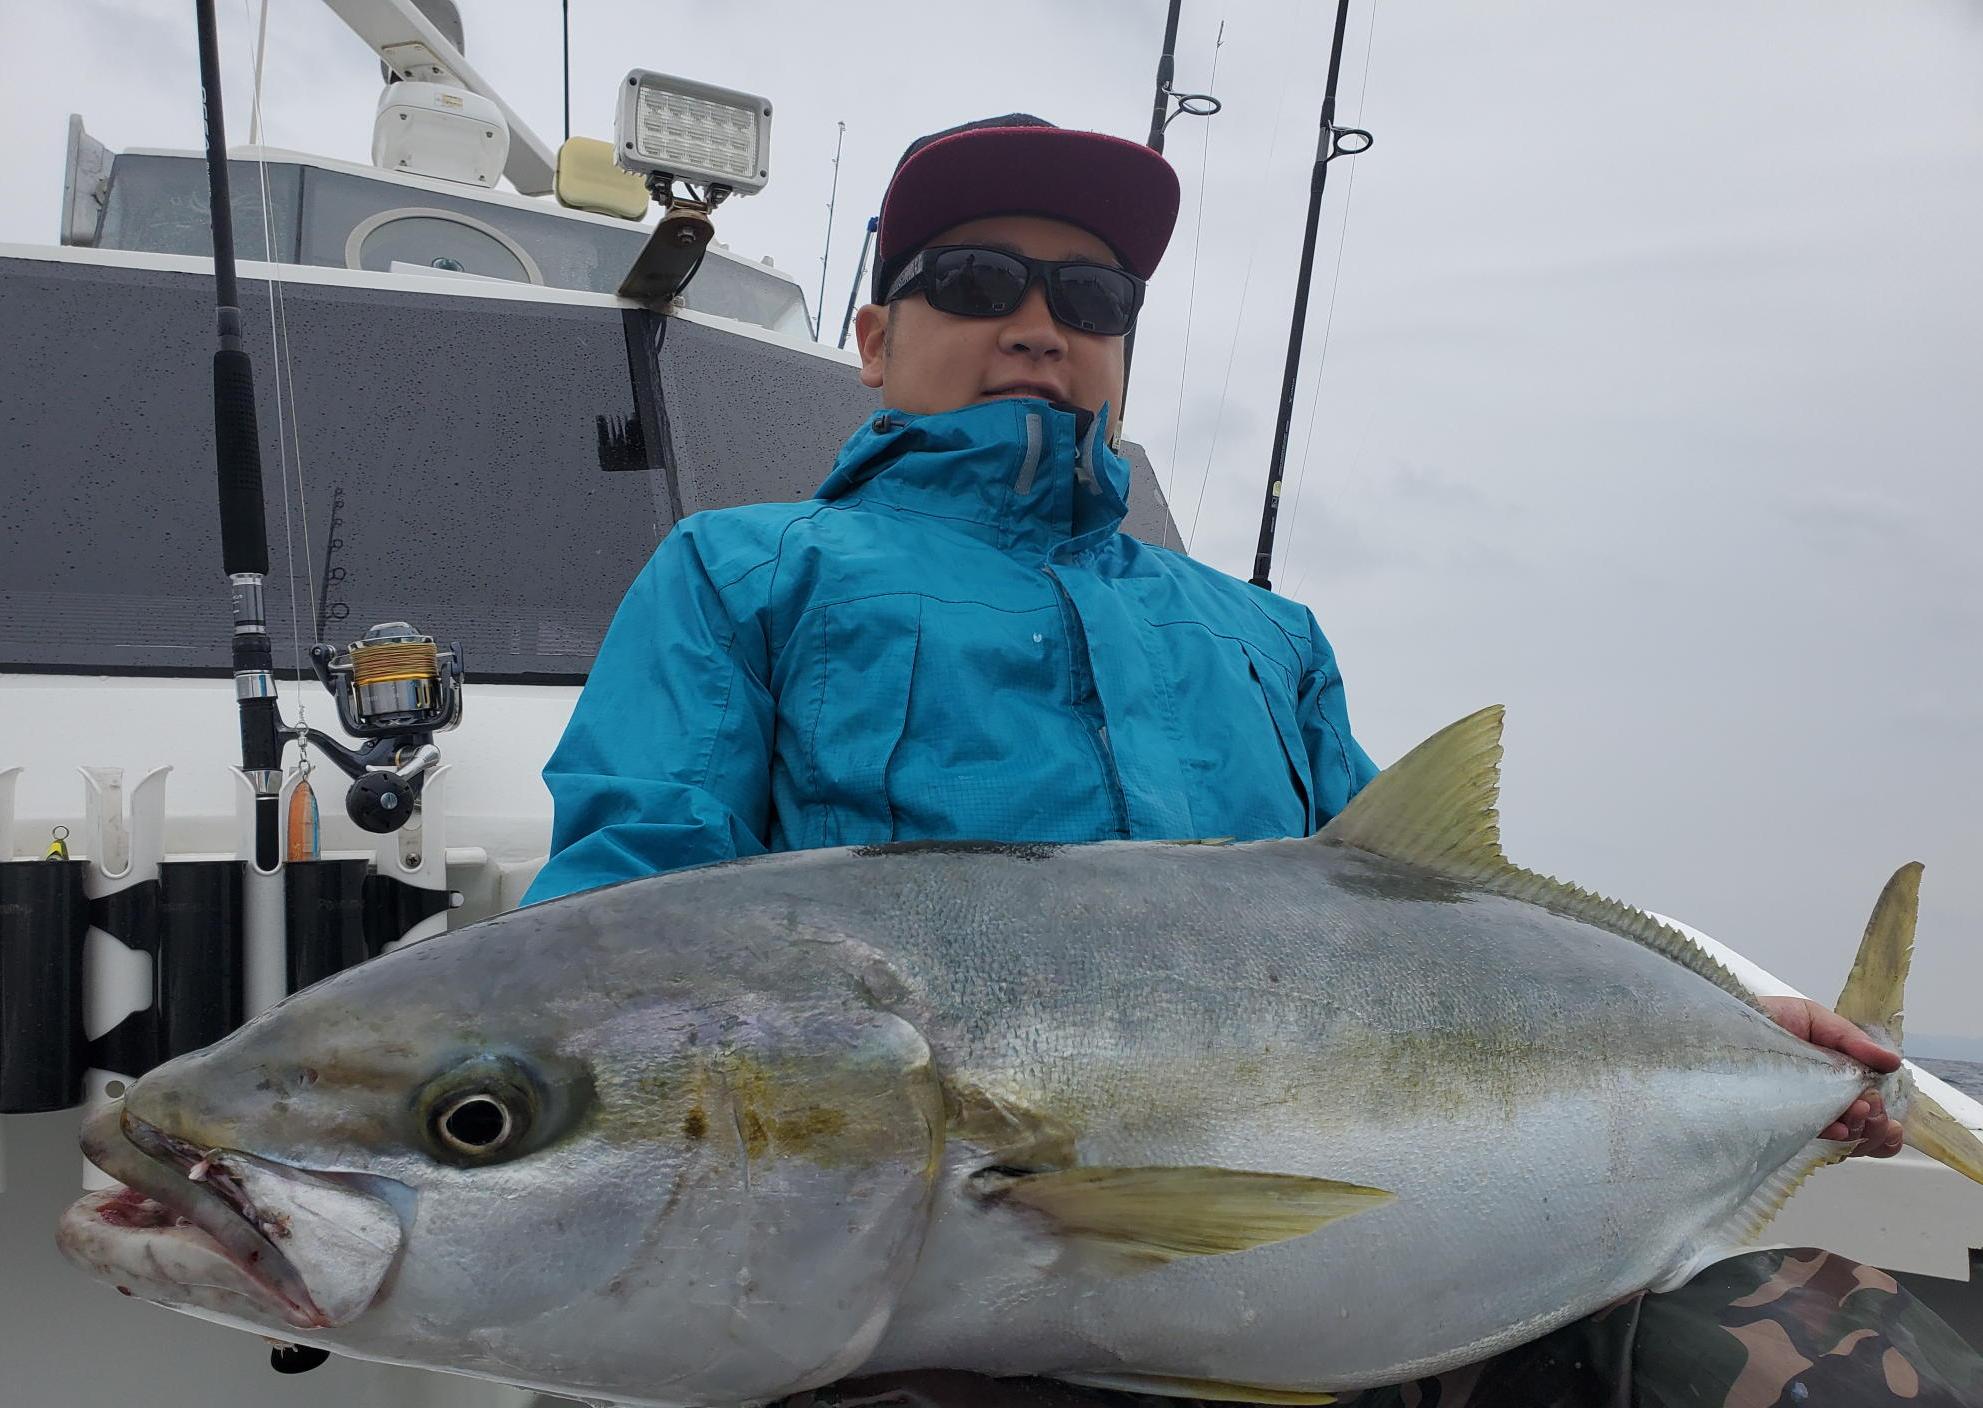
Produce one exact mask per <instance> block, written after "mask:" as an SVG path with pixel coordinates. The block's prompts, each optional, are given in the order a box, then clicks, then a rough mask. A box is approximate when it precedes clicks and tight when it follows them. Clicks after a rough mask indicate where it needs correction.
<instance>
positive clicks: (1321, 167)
mask: <svg viewBox="0 0 1983 1408" xmlns="http://www.w3.org/2000/svg"><path fill="white" fill-rule="evenodd" d="M1349 13H1350V0H1336V32H1335V36H1334V37H1333V38H1332V39H1330V41H1329V82H1328V85H1327V87H1326V88H1325V89H1324V91H1323V94H1322V123H1321V132H1320V133H1319V134H1318V136H1317V138H1316V143H1315V169H1314V171H1313V172H1312V173H1310V175H1309V178H1308V228H1307V230H1306V232H1305V233H1304V234H1303V235H1302V239H1301V273H1300V275H1299V277H1297V279H1296V280H1295V286H1294V320H1293V325H1292V326H1291V327H1290V328H1289V329H1288V365H1287V370H1286V371H1285V372H1284V373H1283V374H1282V376H1281V411H1280V416H1279V418H1278V419H1277V420H1276V421H1275V422H1274V457H1273V461H1272V462H1271V463H1270V464H1269V465H1268V467H1267V503H1266V506H1265V507H1264V508H1263V509H1261V511H1260V542H1259V545H1258V546H1257V547H1255V549H1254V551H1253V575H1252V576H1251V577H1249V578H1247V580H1248V581H1250V582H1251V583H1253V585H1254V586H1256V587H1261V588H1264V589H1265V590H1267V591H1272V590H1273V589H1274V584H1273V583H1272V582H1271V581H1269V580H1268V575H1267V574H1268V572H1269V571H1270V570H1271V569H1272V567H1273V563H1274V520H1275V519H1276V518H1277V517H1278V516H1279V514H1280V511H1281V471H1282V469H1283V467H1284V466H1285V465H1286V464H1287V458H1288V426H1289V423H1290V422H1291V421H1292V420H1293V419H1294V384H1295V378H1296V377H1297V376H1298V375H1299V374H1300V371H1301V337H1302V333H1303V332H1304V331H1305V330H1306V327H1307V324H1308V285H1309V282H1310V280H1311V279H1312V278H1313V277H1314V274H1315V226H1316V222H1317V221H1318V220H1319V219H1320V217H1321V215H1322V188H1323V187H1324V186H1325V185H1326V184H1327V183H1328V179H1329V163H1330V162H1332V161H1334V160H1335V159H1336V158H1337V157H1339V156H1355V155H1356V154H1357V153H1358V152H1365V151H1369V150H1370V134H1369V133H1368V132H1366V131H1364V130H1363V129H1362V128H1360V127H1338V126H1336V75H1337V73H1338V72H1339V71H1340V70H1341V69H1342V66H1343V30H1344V28H1345V26H1346V25H1347V24H1348V22H1349Z"/></svg>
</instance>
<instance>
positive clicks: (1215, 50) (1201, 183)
mask: <svg viewBox="0 0 1983 1408" xmlns="http://www.w3.org/2000/svg"><path fill="white" fill-rule="evenodd" d="M1225 47H1226V21H1225V18H1224V16H1221V17H1220V19H1219V35H1218V38H1216V39H1215V40H1213V41H1212V76H1211V78H1210V79H1208V80H1207V81H1206V84H1205V92H1206V94H1207V96H1211V95H1215V94H1217V93H1218V91H1219V51H1220V50H1221V49H1223V48H1225ZM1204 128H1205V142H1204V145H1203V147H1202V148H1201V149H1200V152H1201V154H1200V156H1199V159H1198V213H1197V215H1196V216H1195V217H1194V218H1193V222H1192V230H1191V294H1190V297H1188V298H1187V299H1186V300H1185V305H1184V357H1183V359H1182V360H1181V361H1180V362H1179V363H1178V368H1177V408H1176V409H1177V414H1176V416H1175V417H1174V418H1173V419H1172V421H1171V457H1170V483H1168V484H1166V485H1165V486H1164V506H1165V508H1166V509H1167V510H1168V508H1169V507H1170V505H1171V503H1172V491H1173V490H1175V489H1176V487H1177V442H1178V435H1179V434H1180V433H1181V432H1182V430H1183V428H1184V388H1185V376H1186V373H1188V372H1189V371H1190V370H1191V322H1192V319H1193V318H1194V317H1195V316H1196V314H1197V309H1198V253H1199V246H1200V243H1201V241H1202V239H1203V236H1204V233H1205V176H1206V173H1207V172H1209V171H1210V170H1211V169H1212V124H1211V123H1209V122H1208V123H1205V124H1204ZM1176 523H1177V520H1176V516H1175V515H1174V514H1171V513H1169V512H1166V513H1165V514H1164V535H1163V541H1162V543H1161V546H1163V547H1169V546H1170V545H1171V529H1172V528H1174V527H1175V526H1176Z"/></svg>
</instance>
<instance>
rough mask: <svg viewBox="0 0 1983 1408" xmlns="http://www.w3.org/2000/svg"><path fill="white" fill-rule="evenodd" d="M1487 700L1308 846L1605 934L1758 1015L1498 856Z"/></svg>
mask: <svg viewBox="0 0 1983 1408" xmlns="http://www.w3.org/2000/svg"><path fill="white" fill-rule="evenodd" d="M1502 715H1503V710H1502V707H1501V706H1500V705H1499V704H1491V705H1489V706H1488V707H1487V708H1485V709H1482V710H1481V711H1480V712H1478V713H1475V714H1469V715H1468V716H1467V717H1466V718H1464V719H1461V720H1460V721H1459V722H1458V723H1455V724H1448V725H1447V726H1446V727H1445V728H1443V729H1441V730H1439V732H1437V733H1435V734H1433V735H1432V737H1430V738H1428V739H1426V740H1425V742H1423V743H1421V744H1419V745H1418V747H1416V748H1414V749H1412V750H1411V752H1409V753H1407V754H1405V756H1404V757H1402V758H1400V759H1399V760H1398V761H1397V762H1395V763H1393V764H1391V766H1390V767H1388V768H1386V769H1384V771H1383V772H1381V773H1379V774H1378V775H1377V776H1376V777H1374V778H1372V779H1371V780H1370V782H1369V784H1368V785H1367V786H1365V787H1364V789H1363V790H1362V791H1361V792H1359V793H1357V794H1356V797H1355V798H1354V799H1353V800H1352V801H1351V802H1350V804H1349V805H1348V806H1347V807H1345V808H1343V810H1342V811H1341V812H1340V813H1339V814H1338V815H1337V816H1336V818H1335V820H1333V821H1331V822H1330V823H1329V824H1328V825H1327V826H1325V827H1323V828H1322V830H1321V831H1319V832H1317V833H1316V837H1315V839H1316V840H1317V841H1321V842H1325V843H1327V844H1330V845H1337V846H1354V847H1356V848H1357V849H1358V850H1362V851H1368V852H1370V853H1371V854H1372V855H1377V856H1383V857H1385V858H1386V859H1389V860H1395V861H1401V862H1403V863H1404V864H1406V865H1412V866H1416V867H1418V868H1420V869H1422V870H1429V871H1431V872H1432V873H1433V874H1435V875H1442V876H1445V877H1446V878H1447V879H1449V880H1458V881H1461V882H1463V883H1466V884H1469V885H1473V886H1475V887H1476V888H1478V889H1481V890H1486V891H1489V892H1490V893H1493V894H1497V895H1505V896H1507V897H1508V898H1510V899H1515V900H1520V901H1522V902H1523V903H1525V904H1532V905H1535V906H1537V907H1538V908H1541V909H1546V910H1549V911H1550V912H1551V913H1553V914H1560V915H1562V916H1564V917H1565V918H1566V919H1575V920H1579V921H1581V922H1582V923H1585V924H1590V925H1593V926H1595V927H1597V928H1600V929H1604V930H1606V931H1607V932H1609V933H1613V934H1616V935H1618V936H1619V937H1620V938H1623V939H1630V940H1631V941H1632V942H1633V943H1636V944H1639V945H1641V946H1642V947H1645V948H1649V949H1651V950H1652V951H1653V952H1655V953H1658V954H1661V955H1663V956H1665V957H1667V958H1670V959H1672V960H1673V961H1674V962H1675V963H1678V964H1680V965H1681V966H1682V967H1683V968H1688V969H1691V970H1692V971H1694V972H1695V973H1698V974H1700V975H1701V976H1702V977H1703V978H1706V979H1707V980H1708V981H1709V982H1711V983H1713V984H1714V985H1715V986H1716V987H1718V988H1720V989H1722V990H1723V991H1724V992H1727V993H1729V994H1731V995H1733V996H1735V997H1738V998H1740V999H1742V1001H1743V1002H1745V1003H1747V1004H1748V1005H1749V1006H1751V1007H1753V1008H1756V1009H1757V1010H1758V1011H1761V1010H1763V1009H1762V1004H1761V1003H1759V1002H1758V1001H1757V1000H1756V997H1755V994H1754V993H1752V992H1750V991H1749V990H1748V989H1747V988H1746V987H1744V986H1743V985H1742V984H1741V983H1739V982H1737V981H1736V980H1735V976H1734V974H1732V973H1730V972H1729V971H1728V970H1727V969H1726V968H1724V967H1722V966H1721V964H1720V963H1718V962H1716V961H1715V960H1714V959H1713V958H1711V957H1709V956H1708V955H1707V954H1706V953H1704V952H1703V951H1702V950H1701V948H1700V947H1699V945H1697V944H1695V943H1694V942H1693V941H1692V940H1690V939H1688V938H1687V937H1686V936H1685V935H1684V934H1682V933H1680V932H1679V931H1678V930H1676V929H1669V928H1668V927H1667V926H1666V925H1664V924H1662V923H1660V922H1659V921H1658V920H1657V919H1654V918H1653V917H1652V916H1651V915H1650V914H1647V913H1646V912H1645V911H1644V910H1642V909H1634V908H1633V907H1632V906H1631V905H1628V904H1622V903H1620V902H1619V901H1617V900H1614V899H1607V898H1606V897H1605V896H1603V895H1599V894H1593V893H1592V892H1591V891H1589V890H1585V889H1581V888H1579V887H1578V886H1576V885H1569V884H1565V883H1564V882H1563V881H1561V880H1557V879H1554V878H1552V877H1550V876H1548V875H1543V874H1540V873H1538V872H1536V871H1533V870H1524V869H1522V868H1521V867H1520V866H1517V865H1514V864H1512V863H1511V862H1510V861H1509V859H1508V857H1507V856H1505V855H1503V854H1502V853H1501V816H1500V813H1499V811H1497V810H1496V808H1497V807H1498V806H1499V804H1500V799H1501V722H1502Z"/></svg>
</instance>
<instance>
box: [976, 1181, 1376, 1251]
mask: <svg viewBox="0 0 1983 1408" xmlns="http://www.w3.org/2000/svg"><path fill="white" fill-rule="evenodd" d="M977 1182H978V1185H979V1190H980V1193H981V1195H982V1196H983V1197H985V1198H986V1199H987V1200H988V1201H994V1202H1008V1203H1013V1204H1017V1205H1018V1206H1020V1207H1023V1208H1026V1209H1029V1210H1031V1211H1032V1212H1035V1213H1038V1214H1040V1215H1041V1216H1043V1217H1044V1218H1046V1220H1047V1221H1048V1222H1049V1223H1050V1224H1051V1225H1052V1227H1053V1230H1054V1231H1055V1233H1056V1234H1057V1235H1059V1236H1061V1237H1064V1238H1067V1239H1070V1240H1072V1241H1075V1242H1078V1243H1081V1244H1082V1245H1084V1246H1086V1247H1088V1248H1090V1249H1092V1250H1099V1251H1101V1252H1104V1253H1106V1254H1108V1255H1109V1256H1110V1257H1112V1258H1114V1259H1117V1260H1119V1261H1120V1262H1122V1263H1123V1264H1124V1265H1126V1266H1132V1267H1133V1266H1138V1265H1141V1266H1153V1265H1162V1264H1164V1263H1165V1262H1170V1261H1175V1260H1177V1259H1179V1258H1180V1257H1188V1256H1221V1255H1224V1254H1225V1253H1227V1252H1243V1251H1248V1250H1251V1249H1252V1248H1254V1247H1264V1246H1269V1245H1271V1244H1273V1243H1275V1242H1285V1241H1290V1240H1292V1239H1293V1238H1296V1237H1305V1236H1307V1235H1308V1234H1309V1233H1310V1232H1313V1231H1315V1230H1316V1229H1317V1228H1319V1227H1325V1226H1327V1225H1328V1224H1329V1223H1331V1222H1335V1221H1338V1220H1339V1219H1342V1218H1345V1217H1351V1216H1354V1215H1355V1214H1357V1213H1360V1212H1368V1211H1370V1210H1371V1209H1372V1208H1376V1207H1381V1206H1382V1205H1383V1204H1385V1203H1388V1202H1390V1201H1391V1200H1392V1198H1393V1197H1394V1196H1395V1195H1394V1194H1391V1193H1388V1192H1386V1191H1384V1190H1383V1189H1381V1188H1366V1187H1364V1186H1362V1185H1361V1184H1356V1183H1339V1182H1337V1181H1335V1180H1334V1179H1328V1178H1308V1177H1304V1176H1302V1175H1300V1174H1288V1173H1252V1172H1246V1171H1243V1170H1235V1169H1224V1168H1070V1169H1060V1170H1056V1171H1053V1172H1048V1173H1012V1172H1008V1171H1003V1170H987V1171H986V1172H985V1173H982V1174H980V1175H978V1178H977Z"/></svg>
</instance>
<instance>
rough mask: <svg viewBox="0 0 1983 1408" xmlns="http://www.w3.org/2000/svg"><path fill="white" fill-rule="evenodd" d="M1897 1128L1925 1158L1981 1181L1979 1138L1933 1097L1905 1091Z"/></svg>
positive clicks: (1982, 1167)
mask: <svg viewBox="0 0 1983 1408" xmlns="http://www.w3.org/2000/svg"><path fill="white" fill-rule="evenodd" d="M1909 1084H1910V1085H1911V1084H1912V1082H1909ZM1901 1130H1902V1134H1903V1137H1904V1138H1905V1139H1906V1140H1907V1142H1908V1143H1909V1144H1912V1145H1913V1146H1914V1147H1915V1148H1917V1149H1919V1150H1920V1151H1921V1152H1922V1153H1924V1154H1926V1155H1927V1156H1928V1157H1929V1158H1931V1159H1933V1160H1935V1161H1936V1162H1937V1163H1942V1164H1947V1165H1948V1166H1949V1167H1950V1168H1952V1169H1954V1170H1955V1171H1956V1172H1957V1173H1959V1174H1961V1175H1963V1177H1965V1178H1969V1179H1973V1180H1975V1181H1976V1182H1978V1183H1983V1139H1979V1138H1978V1137H1977V1136H1976V1133H1975V1131H1974V1130H1972V1129H1970V1128H1969V1126H1968V1125H1966V1124H1963V1123H1962V1122H1961V1121H1960V1120H1958V1119H1956V1117H1955V1116H1954V1115H1951V1114H1950V1113H1949V1112H1948V1111H1947V1110H1944V1109H1943V1108H1942V1107H1941V1106H1940V1105H1939V1104H1937V1103H1936V1101H1935V1098H1934V1097H1933V1096H1931V1095H1928V1094H1925V1093H1923V1092H1922V1091H1921V1090H1919V1089H1915V1090H1912V1091H1911V1092H1910V1093H1909V1096H1908V1103H1907V1113H1906V1115H1904V1116H1903V1117H1902V1118H1901Z"/></svg>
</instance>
